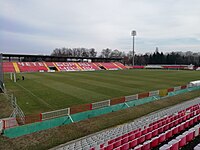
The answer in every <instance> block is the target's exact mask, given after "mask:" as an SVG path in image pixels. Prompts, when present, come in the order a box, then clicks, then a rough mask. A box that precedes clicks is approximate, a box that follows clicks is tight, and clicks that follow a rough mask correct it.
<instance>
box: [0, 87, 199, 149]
mask: <svg viewBox="0 0 200 150" xmlns="http://www.w3.org/2000/svg"><path fill="white" fill-rule="evenodd" d="M199 96H200V91H193V92H189V93H184V94H181V95H177V96H174V97H170V98H165V99H163V100H158V101H154V102H151V103H147V104H144V105H140V106H137V107H132V108H128V109H125V110H122V111H117V112H113V113H109V114H106V115H102V116H99V117H95V118H91V119H88V120H84V121H81V122H77V123H73V124H69V125H65V126H60V127H56V128H53V129H49V130H46V131H41V132H37V133H33V134H31V135H26V136H22V137H19V138H15V139H8V138H6V137H0V149H16V150H22V149H30V150H33V149H34V150H35V149H37V150H43V149H48V148H51V147H54V146H56V145H59V144H62V143H65V142H68V141H71V140H74V139H77V138H80V137H83V136H86V135H89V134H92V133H95V132H98V131H101V130H104V129H107V128H110V127H115V126H117V125H120V124H123V123H126V122H130V121H133V120H134V119H136V118H139V117H141V116H144V115H147V114H149V113H151V112H154V111H157V110H160V109H162V108H166V107H170V106H173V105H176V104H179V103H182V102H184V101H187V100H190V99H193V98H195V97H199Z"/></svg>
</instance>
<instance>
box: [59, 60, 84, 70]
mask: <svg viewBox="0 0 200 150" xmlns="http://www.w3.org/2000/svg"><path fill="white" fill-rule="evenodd" d="M55 65H56V66H57V67H58V68H59V70H60V71H81V70H82V69H81V68H80V67H79V66H78V65H77V63H73V62H55Z"/></svg>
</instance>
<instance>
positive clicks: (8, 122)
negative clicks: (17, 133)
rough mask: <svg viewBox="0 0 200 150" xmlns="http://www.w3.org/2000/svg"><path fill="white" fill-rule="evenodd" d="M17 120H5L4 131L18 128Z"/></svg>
mask: <svg viewBox="0 0 200 150" xmlns="http://www.w3.org/2000/svg"><path fill="white" fill-rule="evenodd" d="M18 125H19V124H18V122H17V120H16V118H14V117H13V118H7V119H4V120H3V129H7V128H12V127H16V126H18Z"/></svg>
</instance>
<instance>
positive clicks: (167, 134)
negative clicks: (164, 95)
mask: <svg viewBox="0 0 200 150" xmlns="http://www.w3.org/2000/svg"><path fill="white" fill-rule="evenodd" d="M199 121H200V98H196V99H194V100H191V101H188V102H185V103H182V104H179V105H176V106H173V107H171V108H168V109H165V110H161V111H158V112H156V113H153V114H150V115H148V116H145V117H142V118H139V119H137V120H135V121H134V122H131V123H127V124H124V125H121V126H118V127H115V128H112V129H108V130H106V131H102V132H100V133H97V134H95V135H91V136H87V137H85V138H82V139H80V140H76V141H75V142H70V143H69V144H66V145H64V146H63V145H62V146H61V147H57V149H59V150H61V149H62V150H63V149H66V150H68V149H70V150H71V149H89V150H98V149H101V150H112V149H115V150H128V149H134V150H150V149H152V148H157V147H159V148H160V149H162V150H163V149H165V148H166V147H167V146H168V149H169V150H171V149H179V148H181V147H183V146H184V145H186V144H187V143H188V142H190V141H192V140H193V139H194V138H195V137H196V136H198V135H199V133H200V127H199V124H198V125H196V124H197V123H198V122H199ZM194 125H196V126H195V127H194ZM189 128H191V129H189ZM188 129H189V131H186V130H188ZM182 132H184V133H183V134H181V135H180V133H182ZM168 140H170V141H169V142H168V144H167V145H166V144H165V145H162V143H164V142H166V141H168Z"/></svg>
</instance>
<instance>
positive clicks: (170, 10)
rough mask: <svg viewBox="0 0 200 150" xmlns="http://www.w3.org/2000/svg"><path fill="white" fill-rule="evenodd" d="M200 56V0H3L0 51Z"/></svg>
mask: <svg viewBox="0 0 200 150" xmlns="http://www.w3.org/2000/svg"><path fill="white" fill-rule="evenodd" d="M131 30H136V31H137V36H136V41H135V49H136V53H146V52H153V51H155V49H156V47H158V48H159V50H160V51H163V52H169V51H173V50H174V51H187V50H191V51H193V52H200V0H0V52H3V53H26V54H50V53H51V52H52V50H53V49H55V48H61V47H68V48H74V47H85V48H95V49H96V50H97V51H98V52H99V51H101V50H102V49H103V48H111V49H119V50H122V51H125V52H128V51H130V50H131V49H132V37H131V34H130V33H131Z"/></svg>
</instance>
